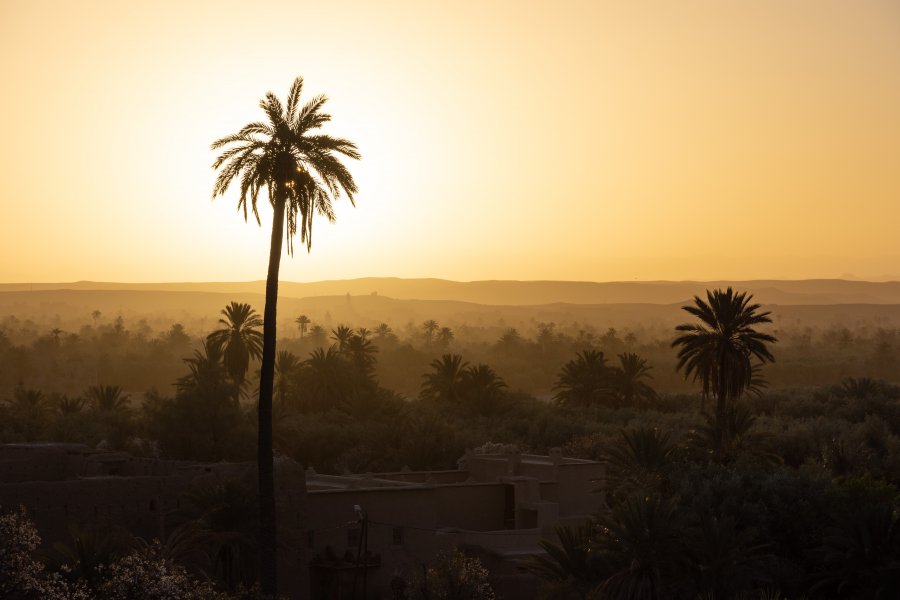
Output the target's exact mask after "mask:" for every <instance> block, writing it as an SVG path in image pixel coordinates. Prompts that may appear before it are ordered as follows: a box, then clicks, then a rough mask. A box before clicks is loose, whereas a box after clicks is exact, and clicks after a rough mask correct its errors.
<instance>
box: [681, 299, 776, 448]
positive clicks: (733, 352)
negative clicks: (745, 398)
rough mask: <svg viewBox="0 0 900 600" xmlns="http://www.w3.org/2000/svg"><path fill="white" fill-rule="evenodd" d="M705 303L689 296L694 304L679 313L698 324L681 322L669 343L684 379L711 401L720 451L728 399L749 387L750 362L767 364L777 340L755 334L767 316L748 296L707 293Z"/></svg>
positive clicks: (765, 334)
mask: <svg viewBox="0 0 900 600" xmlns="http://www.w3.org/2000/svg"><path fill="white" fill-rule="evenodd" d="M706 299H707V301H706V302H704V301H703V300H701V299H700V298H699V297H698V296H694V305H693V306H691V305H688V306H683V307H682V309H684V310H685V311H687V312H688V313H690V314H692V315H694V316H695V317H697V318H698V319H699V320H700V322H699V323H685V324H683V325H679V326H678V327H676V328H675V330H676V331H679V332H681V335H679V336H678V337H677V338H675V340H674V341H673V342H672V347H673V348H675V347H678V348H679V350H678V365H677V366H676V368H677V369H678V370H679V371H681V370H684V374H685V377H692V378H693V379H694V381H697V380H700V381H701V382H702V383H703V394H704V395H707V394H709V393H710V392H712V393H714V394H715V396H716V431H717V438H718V442H717V444H716V446H717V452H718V453H721V452H722V450H723V439H722V436H723V432H724V430H725V424H726V419H727V416H728V404H729V400H734V399H737V398H739V397H740V396H741V394H742V393H743V392H744V390H746V389H747V388H748V387H750V386H751V385H752V381H753V376H754V375H755V371H754V368H753V367H754V363H758V364H763V363H767V362H772V361H774V360H775V357H774V356H772V353H771V352H770V351H769V348H768V344H771V343H774V342H775V341H776V340H775V338H774V337H773V336H771V335H769V334H767V333H760V332H758V331H756V330H755V329H754V327H755V326H757V325H762V324H765V323H771V322H772V319H770V318H769V314H770V313H769V312H768V311H766V312H757V311H759V308H760V306H759V304H751V303H750V301H751V300H752V299H753V296H752V295H749V296H748V295H747V293H746V292H734V291H733V290H732V289H731V288H730V287H729V288H728V289H727V290H725V291H722V290H721V289H719V290H714V291H709V290H707V292H706Z"/></svg>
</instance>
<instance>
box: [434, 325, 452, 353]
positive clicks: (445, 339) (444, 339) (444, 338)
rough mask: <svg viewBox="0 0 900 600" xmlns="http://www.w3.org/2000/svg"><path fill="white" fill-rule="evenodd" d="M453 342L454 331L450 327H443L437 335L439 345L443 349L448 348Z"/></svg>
mask: <svg viewBox="0 0 900 600" xmlns="http://www.w3.org/2000/svg"><path fill="white" fill-rule="evenodd" d="M452 341H453V330H452V329H450V328H449V327H441V328H440V330H439V331H438V333H437V343H438V346H440V347H441V348H446V347H447V346H449V345H450V342H452Z"/></svg>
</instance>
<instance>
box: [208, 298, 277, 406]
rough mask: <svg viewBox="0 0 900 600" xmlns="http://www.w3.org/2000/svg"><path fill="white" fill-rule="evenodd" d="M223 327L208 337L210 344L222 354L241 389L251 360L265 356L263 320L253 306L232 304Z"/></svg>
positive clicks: (226, 309) (226, 367)
mask: <svg viewBox="0 0 900 600" xmlns="http://www.w3.org/2000/svg"><path fill="white" fill-rule="evenodd" d="M222 314H223V315H224V317H225V318H223V319H219V324H220V325H222V327H221V328H220V329H217V330H215V331H213V332H212V333H210V334H209V335H208V336H207V338H206V339H207V340H208V341H209V343H210V345H211V346H212V347H213V348H215V349H216V350H218V351H220V352H221V354H222V360H223V361H224V363H223V364H224V365H225V371H226V372H227V373H228V376H229V377H231V378H232V379H233V380H234V383H235V385H236V386H237V388H238V389H240V388H241V387H242V386H243V385H244V378H245V377H246V376H247V369H249V368H250V360H252V359H258V358H259V357H260V356H261V355H262V344H263V334H262V333H261V332H260V331H259V328H260V327H262V325H263V321H262V319H260V318H259V315H258V314H257V313H256V311H255V310H253V308H252V307H251V306H250V305H249V304H240V303H238V302H232V303H231V304H229V305H228V306H226V307H225V308H224V309H222Z"/></svg>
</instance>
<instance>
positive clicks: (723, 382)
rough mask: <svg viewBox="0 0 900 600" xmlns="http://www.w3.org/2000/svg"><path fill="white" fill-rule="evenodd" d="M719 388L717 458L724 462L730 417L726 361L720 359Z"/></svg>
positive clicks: (717, 393)
mask: <svg viewBox="0 0 900 600" xmlns="http://www.w3.org/2000/svg"><path fill="white" fill-rule="evenodd" d="M718 370H719V376H718V381H717V383H718V386H717V387H718V388H719V389H717V390H716V458H718V459H719V461H722V460H723V459H724V457H725V420H726V417H727V415H728V405H727V401H728V380H727V378H726V375H727V368H726V367H725V365H724V360H723V359H722V358H720V359H719V366H718Z"/></svg>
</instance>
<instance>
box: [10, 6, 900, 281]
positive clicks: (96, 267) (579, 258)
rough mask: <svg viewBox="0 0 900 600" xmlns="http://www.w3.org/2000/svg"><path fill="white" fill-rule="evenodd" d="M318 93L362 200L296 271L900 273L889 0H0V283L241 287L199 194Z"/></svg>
mask: <svg viewBox="0 0 900 600" xmlns="http://www.w3.org/2000/svg"><path fill="white" fill-rule="evenodd" d="M297 75H302V76H303V77H304V79H305V97H306V98H311V97H312V96H313V95H315V94H319V93H325V94H327V95H328V96H329V97H330V100H329V103H328V105H326V108H327V109H329V112H331V114H332V115H333V121H332V123H330V124H329V125H328V127H327V129H326V131H327V132H329V133H333V134H335V135H341V136H344V137H347V138H350V139H352V140H353V141H355V142H356V143H357V144H358V146H359V148H360V151H361V153H362V155H363V158H362V160H361V161H359V162H358V163H356V162H353V163H352V164H350V165H349V166H350V168H351V170H352V172H353V173H354V175H355V177H356V179H357V182H358V184H359V188H360V192H359V195H358V198H357V207H356V208H352V207H351V206H350V205H349V203H347V202H346V200H342V201H340V202H339V203H338V211H337V212H338V222H337V223H336V224H335V225H328V224H327V223H325V222H324V221H321V222H319V223H318V226H317V228H316V230H315V232H314V238H313V250H312V253H311V254H309V255H307V254H306V252H305V251H303V252H301V251H298V252H297V254H296V255H295V256H294V257H293V258H291V259H286V260H285V261H284V262H283V263H282V271H281V273H282V279H286V280H294V281H312V280H320V279H342V278H351V277H362V276H399V277H442V278H448V279H456V280H475V279H566V280H594V281H610V280H633V279H670V280H675V279H679V280H680V279H716V278H725V279H750V278H763V277H772V278H809V277H837V276H841V275H844V274H853V275H855V276H858V277H863V278H880V277H894V278H898V279H900V3H898V2H897V1H896V0H855V1H852V2H851V1H847V0H807V1H803V0H762V1H760V0H756V1H752V2H751V1H743V2H738V1H729V0H697V1H689V0H688V1H679V2H672V1H670V0H658V1H630V0H629V1H624V0H622V1H619V2H602V1H599V0H596V1H586V2H574V1H557V2H525V1H523V0H518V1H511V2H500V1H491V0H480V1H477V2H475V1H473V2H469V1H457V2H426V1H422V0H418V1H411V2H394V1H383V2H362V1H360V2H331V1H329V2H322V1H320V2H305V1H300V0H291V1H286V2H263V1H260V2H245V1H242V2H238V1H234V2H231V1H224V0H216V1H214V2H194V1H191V2H183V1H178V2H169V1H153V2H149V1H148V2H123V1H121V0H115V1H109V2H98V1H92V0H79V1H77V2H75V1H71V2H70V1H58V2H49V1H41V0H0V81H2V89H3V93H2V96H0V103H2V110H0V131H2V132H3V136H2V143H0V198H2V202H3V207H4V211H3V216H2V221H0V223H2V225H0V252H2V255H3V257H4V259H3V260H2V261H0V281H4V282H29V281H34V282H47V281H74V280H82V279H90V280H98V281H133V282H136V281H212V280H217V281H238V280H252V279H263V278H264V277H265V273H266V261H267V252H268V237H269V227H270V225H271V219H270V212H265V211H264V212H263V227H262V228H260V227H258V226H257V225H256V223H255V222H252V221H251V223H244V221H243V218H242V217H241V216H240V215H239V214H238V213H237V212H236V195H231V196H228V197H226V198H219V199H216V200H215V201H212V200H211V199H210V193H211V190H212V183H213V179H214V176H215V174H214V172H213V171H212V169H211V163H212V161H213V159H214V157H215V154H214V153H213V152H212V151H211V150H210V149H209V145H210V142H212V141H213V140H214V139H216V138H218V137H220V136H222V135H225V134H228V133H232V132H234V131H237V130H238V129H239V128H240V127H241V126H242V125H244V124H245V123H247V122H250V121H253V120H257V119H259V118H261V117H262V113H261V111H260V109H259V107H258V102H259V99H260V98H261V97H262V96H263V95H264V94H265V92H266V91H269V90H271V91H274V92H275V93H276V94H278V95H279V96H280V97H284V96H285V95H286V94H287V90H288V88H289V86H290V83H291V81H292V80H293V78H294V77H295V76H297Z"/></svg>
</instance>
